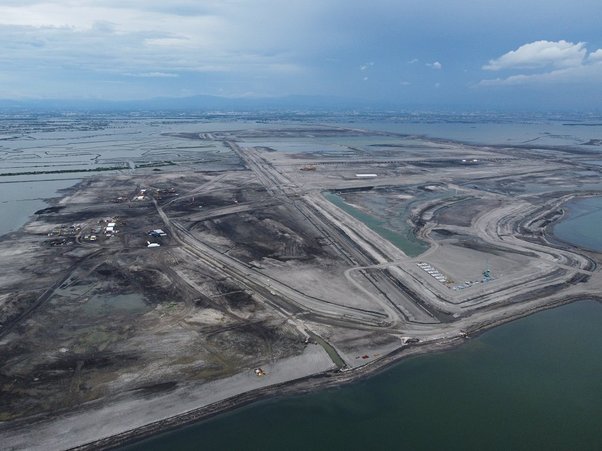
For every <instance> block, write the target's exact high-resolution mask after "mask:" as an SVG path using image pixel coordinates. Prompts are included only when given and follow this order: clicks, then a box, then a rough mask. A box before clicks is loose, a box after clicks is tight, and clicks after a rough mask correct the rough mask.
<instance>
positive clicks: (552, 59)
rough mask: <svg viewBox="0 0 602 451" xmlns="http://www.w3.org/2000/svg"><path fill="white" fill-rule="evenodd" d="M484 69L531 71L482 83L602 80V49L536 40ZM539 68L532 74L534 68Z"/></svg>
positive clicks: (565, 42)
mask: <svg viewBox="0 0 602 451" xmlns="http://www.w3.org/2000/svg"><path fill="white" fill-rule="evenodd" d="M483 69H484V70H490V71H498V70H502V69H506V70H511V69H522V70H530V72H527V73H520V74H515V75H510V76H508V77H505V78H496V79H489V80H482V81H481V82H480V83H479V85H481V86H516V85H526V84H550V83H599V82H602V49H598V50H596V51H594V52H591V53H589V55H588V51H587V48H586V47H585V44H584V43H583V42H579V43H577V44H574V43H572V42H567V41H557V42H550V41H536V42H532V43H530V44H525V45H523V46H521V47H519V48H518V49H516V50H513V51H511V52H508V53H506V54H504V55H502V56H501V57H500V58H497V59H494V60H490V61H489V63H488V64H487V65H485V66H483ZM537 69H539V71H538V72H535V73H533V70H537ZM542 71H543V72H542Z"/></svg>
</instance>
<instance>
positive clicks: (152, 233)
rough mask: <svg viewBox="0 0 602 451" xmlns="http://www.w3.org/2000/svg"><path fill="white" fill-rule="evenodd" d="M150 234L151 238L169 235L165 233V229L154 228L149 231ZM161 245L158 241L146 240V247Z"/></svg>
mask: <svg viewBox="0 0 602 451" xmlns="http://www.w3.org/2000/svg"><path fill="white" fill-rule="evenodd" d="M147 235H148V236H150V237H151V238H163V237H166V236H167V233H165V232H164V231H163V229H154V230H151V231H150V232H148V234H147ZM159 246H161V244H159V243H157V242H156V241H154V242H152V241H147V242H146V247H159Z"/></svg>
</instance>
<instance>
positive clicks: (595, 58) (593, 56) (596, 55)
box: [587, 49, 602, 63]
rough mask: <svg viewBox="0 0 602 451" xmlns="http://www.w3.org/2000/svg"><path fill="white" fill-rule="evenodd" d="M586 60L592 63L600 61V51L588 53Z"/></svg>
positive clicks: (601, 54) (601, 51)
mask: <svg viewBox="0 0 602 451" xmlns="http://www.w3.org/2000/svg"><path fill="white" fill-rule="evenodd" d="M587 60H588V61H589V62H592V63H595V62H597V61H602V49H598V50H596V51H595V52H592V53H590V54H589V56H588V57H587Z"/></svg>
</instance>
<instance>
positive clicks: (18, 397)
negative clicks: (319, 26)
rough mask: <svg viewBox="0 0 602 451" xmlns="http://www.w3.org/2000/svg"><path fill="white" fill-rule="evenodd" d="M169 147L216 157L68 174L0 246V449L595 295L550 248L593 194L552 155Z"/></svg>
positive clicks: (201, 411)
mask: <svg viewBox="0 0 602 451" xmlns="http://www.w3.org/2000/svg"><path fill="white" fill-rule="evenodd" d="M169 138H170V139H173V140H176V141H181V142H182V144H181V145H180V147H184V144H186V143H189V144H190V145H191V146H192V145H197V144H198V146H197V147H198V148H199V149H206V148H209V149H214V148H219V149H224V150H220V153H217V152H216V153H215V154H212V156H211V160H208V159H206V158H205V159H202V158H196V157H195V158H194V159H193V158H189V159H188V160H187V161H186V162H185V163H182V162H176V163H174V165H173V167H172V166H169V167H164V168H163V170H162V171H160V172H157V171H153V170H152V169H150V166H149V167H148V168H145V167H144V162H138V163H137V168H136V169H135V170H132V171H131V172H130V173H128V174H111V175H106V176H101V175H97V176H94V177H90V178H87V179H85V180H84V181H82V182H80V183H79V184H78V185H76V186H75V187H73V188H72V189H71V190H70V191H69V192H68V193H66V195H65V196H64V197H62V198H61V199H55V200H54V201H53V205H51V206H50V207H49V208H46V209H43V210H40V211H38V212H37V213H36V215H35V216H34V217H33V218H32V220H31V221H30V222H29V223H27V224H26V225H25V226H24V227H23V228H21V229H20V230H19V231H18V232H15V233H11V234H9V235H6V236H4V237H2V238H1V239H0V251H1V255H2V256H3V258H2V260H1V261H0V266H1V268H0V269H1V271H0V274H1V276H0V352H1V353H2V355H3V360H2V362H0V387H1V391H0V396H1V399H2V403H1V405H0V421H1V423H0V439H1V440H2V443H3V447H5V448H7V449H69V448H75V449H92V448H94V449H97V448H110V447H114V446H117V445H119V444H122V443H125V442H127V441H128V440H132V439H135V438H140V437H143V436H146V435H148V434H152V433H156V432H159V431H162V430H165V429H167V428H173V427H177V426H179V425H182V424H185V423H189V422H193V421H197V420H199V419H201V418H207V417H208V416H211V415H215V414H217V413H219V412H223V411H224V410H227V409H232V408H235V407H237V406H240V405H242V404H246V403H249V402H252V401H254V400H256V399H261V398H265V397H269V396H274V395H282V394H288V393H293V392H295V393H299V392H304V391H310V390H314V389H317V388H320V387H328V386H336V385H339V384H343V383H348V382H351V381H354V380H357V379H358V378H361V377H367V376H368V375H370V374H373V373H374V372H377V371H381V370H382V369H384V368H386V367H388V366H390V365H391V364H393V363H395V362H397V361H398V360H399V359H401V358H403V357H406V356H409V355H415V354H417V353H424V352H432V351H437V350H443V349H447V348H449V347H450V346H455V345H458V344H460V343H462V342H464V341H465V340H467V339H470V337H471V336H474V335H475V334H478V333H481V332H482V331H483V330H485V329H487V328H490V327H494V326H496V325H499V324H502V323H505V322H508V321H511V320H514V319H516V318H519V317H521V316H524V315H528V314H531V313H534V312H536V311H539V310H542V309H546V308H551V307H555V306H558V305H561V304H564V303H567V302H572V301H574V300H577V299H584V298H588V299H600V295H599V293H600V292H602V291H601V288H602V278H601V277H600V274H599V261H600V254H597V253H595V252H591V251H588V250H585V249H579V248H574V247H571V246H569V245H567V244H563V243H559V242H557V241H556V240H554V239H553V237H551V236H550V230H551V229H550V228H551V227H552V225H553V224H554V223H556V222H557V221H558V220H560V219H561V218H562V217H563V215H564V205H565V204H566V202H567V201H569V200H571V199H573V198H575V197H579V196H594V195H599V194H600V193H599V192H598V191H596V189H595V184H596V182H597V180H598V179H599V171H600V169H599V167H596V166H591V167H590V166H588V163H587V161H586V157H583V158H581V157H579V156H576V157H575V158H571V159H570V160H569V159H565V158H563V155H564V154H566V153H567V152H568V153H571V149H562V148H558V149H556V148H555V149H550V150H549V152H548V153H546V154H545V155H544V154H542V153H541V152H537V151H535V150H533V151H531V150H530V149H529V148H526V147H525V146H521V147H520V148H512V147H502V146H498V147H495V146H478V145H468V144H465V143H455V142H450V141H442V140H429V139H427V138H424V137H417V136H407V135H396V134H390V133H381V132H379V133H375V132H370V131H363V130H358V129H344V128H340V127H337V128H330V127H326V126H311V127H308V126H305V127H304V126H294V127H293V126H289V127H282V128H279V129H278V128H270V129H241V130H236V131H227V132H223V131H216V132H199V133H193V132H185V133H184V132H183V133H175V132H171V133H170V134H169ZM333 138H340V140H341V142H345V143H354V140H355V141H357V143H355V144H349V145H346V147H345V146H339V147H335V148H332V146H331V147H328V145H322V144H321V143H323V142H332V140H333ZM322 139H324V141H321V140H322ZM274 142H275V143H282V146H283V147H287V148H291V144H293V145H294V144H295V143H299V142H302V143H303V145H304V146H306V147H307V146H308V142H309V143H310V145H309V146H310V147H312V150H311V151H307V152H297V153H295V152H290V151H288V152H287V151H282V149H279V147H278V145H277V144H270V145H269V146H268V145H266V143H274ZM293 147H294V146H293ZM186 148H188V147H186ZM220 159H221V160H220ZM140 166H142V167H140ZM358 175H360V176H358ZM325 192H329V193H337V195H338V196H339V198H341V199H342V200H343V201H344V202H346V203H348V204H349V205H350V206H352V208H349V209H345V210H343V209H341V208H339V207H337V206H336V205H334V204H333V203H331V202H330V201H329V200H328V199H327V198H326V197H325V196H324V194H323V193H325ZM352 212H361V215H360V214H356V215H355V216H354V215H352V214H351V213H352ZM367 218H368V219H367ZM370 218H373V219H374V222H375V223H378V224H379V227H381V228H386V229H387V233H386V234H382V235H381V234H379V233H378V230H380V229H378V228H371V227H370V221H369V219H370ZM408 231H411V236H410V235H409V232H408ZM389 232H390V233H389ZM396 234H397V235H396ZM396 236H401V237H406V238H407V237H408V236H410V238H411V240H414V243H415V242H420V243H422V244H421V248H422V249H426V250H424V252H422V253H420V254H419V255H414V254H412V255H414V256H409V255H408V253H409V252H408V253H406V252H404V246H405V245H407V242H406V241H404V239H399V240H397V239H394V238H395V237H396ZM391 237H393V239H391ZM387 238H389V239H387ZM412 249H414V250H415V249H417V247H416V246H415V244H414V247H413V248H412ZM414 252H415V251H414Z"/></svg>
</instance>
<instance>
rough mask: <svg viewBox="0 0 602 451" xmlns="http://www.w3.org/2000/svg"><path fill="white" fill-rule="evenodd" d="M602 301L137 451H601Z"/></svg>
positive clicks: (541, 316)
mask: <svg viewBox="0 0 602 451" xmlns="http://www.w3.org/2000/svg"><path fill="white" fill-rule="evenodd" d="M601 324H602V305H601V304H600V303H597V302H593V301H583V302H577V303H574V304H571V305H567V306H564V307H560V308H557V309H553V310H548V311H545V312H541V313H538V314H536V315H533V316H530V317H527V318H523V319H521V320H518V321H515V322H513V323H510V324H507V325H505V326H502V327H499V328H497V329H494V330H491V331H489V332H487V333H485V334H483V335H482V336H480V337H477V338H475V339H473V340H470V341H469V342H467V343H466V344H465V345H464V346H461V347H460V348H457V349H455V350H452V351H449V352H444V353H440V354H433V355H426V356H420V357H415V358H412V359H409V360H407V361H402V362H400V363H399V364H397V365H396V366H395V367H393V368H391V369H389V370H387V371H385V372H384V373H382V374H379V375H376V376H373V377H371V378H369V379H367V380H365V381H361V382H358V383H354V384H351V385H347V386H344V387H341V388H338V389H330V390H324V391H321V392H317V393H313V394H310V395H306V396H298V397H290V398H284V399H276V400H271V401H264V402H259V403H256V404H254V405H252V406H249V407H245V408H242V409H240V410H238V411H235V412H232V413H228V414H224V415H221V416H219V417H216V418H215V419H212V420H208V421H205V422H202V423H200V424H197V425H194V426H190V427H186V428H183V429H180V430H178V431H175V432H172V433H167V434H164V435H161V436H158V437H155V438H152V439H149V440H146V441H143V442H140V443H138V444H136V445H132V446H130V447H127V448H124V449H127V450H130V451H133V450H173V449H178V450H197V449H206V450H214V449H215V450H218V449H219V450H237V449H249V450H314V449H328V450H366V449H382V450H389V449H399V450H416V449H433V450H435V449H441V450H465V449H471V450H477V449H478V450H483V449H496V450H510V449H514V450H516V449H521V450H533V449H563V450H594V449H602V428H601V427H600V424H602V403H601V402H600V401H601V400H602V378H601V377H600V375H601V374H602V353H600V349H602V328H601V327H600V325H601Z"/></svg>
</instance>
